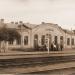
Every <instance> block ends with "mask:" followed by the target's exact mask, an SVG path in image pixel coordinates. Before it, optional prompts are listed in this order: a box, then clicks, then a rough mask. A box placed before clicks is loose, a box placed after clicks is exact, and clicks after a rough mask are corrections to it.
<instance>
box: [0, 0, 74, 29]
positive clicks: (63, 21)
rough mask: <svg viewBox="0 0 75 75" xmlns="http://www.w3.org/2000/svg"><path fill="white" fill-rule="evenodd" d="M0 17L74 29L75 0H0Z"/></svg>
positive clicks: (8, 20) (6, 19)
mask: <svg viewBox="0 0 75 75" xmlns="http://www.w3.org/2000/svg"><path fill="white" fill-rule="evenodd" d="M0 18H4V19H5V21H7V22H10V21H19V20H22V21H24V22H30V23H34V24H39V23H41V22H49V23H55V24H59V25H60V26H62V27H63V28H67V29H71V27H72V29H75V0H0Z"/></svg>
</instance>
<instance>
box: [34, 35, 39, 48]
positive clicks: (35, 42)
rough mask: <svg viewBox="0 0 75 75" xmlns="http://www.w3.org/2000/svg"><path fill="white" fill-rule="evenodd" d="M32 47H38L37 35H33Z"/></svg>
mask: <svg viewBox="0 0 75 75" xmlns="http://www.w3.org/2000/svg"><path fill="white" fill-rule="evenodd" d="M34 48H38V35H37V34H35V35H34Z"/></svg>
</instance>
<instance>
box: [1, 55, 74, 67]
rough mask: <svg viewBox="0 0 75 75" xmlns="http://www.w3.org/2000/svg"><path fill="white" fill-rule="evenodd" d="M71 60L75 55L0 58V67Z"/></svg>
mask: <svg viewBox="0 0 75 75" xmlns="http://www.w3.org/2000/svg"><path fill="white" fill-rule="evenodd" d="M69 61H75V55H70V56H48V57H36V58H34V57H33V58H15V59H0V68H7V67H32V66H44V65H47V64H55V63H62V62H69Z"/></svg>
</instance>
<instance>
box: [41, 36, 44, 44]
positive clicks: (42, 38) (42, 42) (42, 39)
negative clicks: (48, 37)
mask: <svg viewBox="0 0 75 75" xmlns="http://www.w3.org/2000/svg"><path fill="white" fill-rule="evenodd" d="M44 44H45V35H42V37H41V45H44Z"/></svg>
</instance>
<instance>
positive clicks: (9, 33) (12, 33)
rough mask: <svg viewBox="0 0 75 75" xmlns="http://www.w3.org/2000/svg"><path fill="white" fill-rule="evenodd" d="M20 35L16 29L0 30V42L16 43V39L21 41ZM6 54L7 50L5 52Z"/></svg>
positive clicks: (3, 28) (4, 28)
mask: <svg viewBox="0 0 75 75" xmlns="http://www.w3.org/2000/svg"><path fill="white" fill-rule="evenodd" d="M20 37H21V36H20V34H19V33H18V31H17V30H16V29H10V28H6V27H2V28H0V42H3V41H4V42H5V44H6V42H7V41H14V40H15V39H20ZM4 52H5V50H4Z"/></svg>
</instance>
